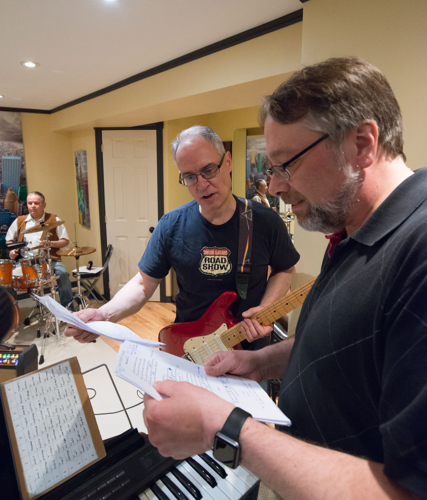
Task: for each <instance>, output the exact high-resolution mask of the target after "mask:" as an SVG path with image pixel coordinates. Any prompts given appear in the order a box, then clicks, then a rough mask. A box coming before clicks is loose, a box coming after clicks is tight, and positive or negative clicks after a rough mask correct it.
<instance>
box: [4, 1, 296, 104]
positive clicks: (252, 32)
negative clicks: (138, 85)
mask: <svg viewBox="0 0 427 500" xmlns="http://www.w3.org/2000/svg"><path fill="white" fill-rule="evenodd" d="M302 1H303V0H302ZM302 17H303V9H299V10H297V11H295V12H292V13H291V14H287V15H286V16H282V17H279V18H277V19H274V20H273V21H269V22H268V23H264V24H261V25H260V26H256V27H255V28H251V29H249V30H246V31H243V32H242V33H238V34H237V35H233V36H230V37H228V38H225V39H224V40H221V41H219V42H216V43H212V44H210V45H207V46H206V47H203V48H201V49H198V50H195V51H193V52H190V53H188V54H185V55H183V56H181V57H177V58H176V59H172V60H171V61H168V62H166V63H164V64H160V65H159V66H155V67H154V68H151V69H148V70H146V71H143V72H141V73H138V74H136V75H134V76H131V77H129V78H126V79H124V80H121V81H119V82H117V83H115V84H113V85H109V86H108V87H104V88H103V89H100V90H97V91H96V92H92V93H91V94H87V95H85V96H83V97H80V98H78V99H75V100H73V101H70V102H67V103H66V104H62V105H61V106H58V107H56V108H54V109H51V110H50V111H46V110H44V111H43V110H29V109H26V110H24V109H18V108H1V107H0V110H2V111H21V112H25V113H48V114H49V113H56V112H58V111H61V110H63V109H66V108H70V107H72V106H75V105H76V104H80V103H82V102H85V101H90V100H91V99H95V98H96V97H99V96H101V95H105V94H108V93H109V92H113V91H114V90H117V89H121V88H122V87H126V86H127V85H130V84H132V83H135V82H139V81H141V80H144V79H145V78H149V77H150V76H153V75H158V74H159V73H163V72H165V71H168V70H170V69H173V68H176V67H178V66H182V65H183V64H187V63H189V62H192V61H195V60H197V59H201V58H202V57H205V56H208V55H211V54H215V53H216V52H220V51H221V50H224V49H228V48H230V47H234V46H235V45H239V44H241V43H244V42H247V41H249V40H253V39H254V38H258V37H260V36H263V35H267V34H268V33H272V32H274V31H277V30H280V29H282V28H286V27H287V26H291V25H293V24H296V23H300V22H301V21H302Z"/></svg>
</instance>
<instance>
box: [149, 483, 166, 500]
mask: <svg viewBox="0 0 427 500" xmlns="http://www.w3.org/2000/svg"><path fill="white" fill-rule="evenodd" d="M150 489H151V491H152V492H153V493H154V494H155V495H156V497H157V498H159V500H169V497H168V496H167V495H166V494H165V493H163V491H162V490H161V489H160V488H159V487H158V486H157V484H152V485H151V486H150Z"/></svg>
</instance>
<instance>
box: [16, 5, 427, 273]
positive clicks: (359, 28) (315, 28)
mask: <svg viewBox="0 0 427 500" xmlns="http://www.w3.org/2000/svg"><path fill="white" fill-rule="evenodd" d="M266 5H268V4H266ZM302 6H303V9H304V20H303V22H302V23H298V24H296V25H293V26H290V27H288V28H284V29H282V30H279V31H277V32H275V33H271V34H269V35H265V36H263V37H260V38H257V39H255V40H252V41H250V42H246V43H244V44H241V45H239V46H236V47H232V48H230V49H226V50H224V51H222V52H220V53H217V54H212V55H210V56H207V57H205V58H203V59H200V60H198V61H194V62H191V63H189V64H187V65H185V66H182V67H179V68H175V69H173V70H170V71H168V72H165V73H162V74H161V75H156V76H154V77H151V78H148V79H146V80H143V81H141V82H137V83H134V84H132V85H130V86H128V87H126V88H123V89H119V90H117V91H114V92H112V93H110V94H108V95H105V96H102V97H99V98H97V99H93V100H91V101H89V102H85V103H81V104H79V105H76V106H74V107H72V108H68V109H65V110H63V111H60V112H58V113H55V114H54V115H52V116H47V115H32V114H31V115H30V114H23V128H24V147H25V152H26V159H27V166H28V168H27V170H28V181H29V187H30V189H33V187H32V186H33V185H34V184H33V183H36V181H37V180H38V179H40V178H41V175H46V176H47V177H48V178H49V181H48V184H49V185H46V189H45V191H46V193H47V196H48V202H49V205H48V207H49V208H50V209H52V210H54V209H55V210H56V211H57V212H58V213H59V214H60V215H61V216H64V215H63V214H65V217H64V219H66V220H67V228H68V230H69V232H70V236H71V234H72V231H73V224H74V222H76V223H77V222H78V220H77V208H76V205H77V200H76V198H77V196H76V187H75V179H74V164H73V151H75V150H77V149H85V150H86V151H87V153H88V169H89V189H90V208H91V218H92V227H91V229H90V230H87V229H84V228H83V227H81V226H78V224H77V226H78V227H77V238H78V241H79V244H81V245H89V246H95V247H96V248H99V247H100V235H99V217H98V206H97V202H98V197H97V185H96V159H95V135H94V131H93V127H94V126H109V127H113V126H135V125H144V124H147V123H152V122H157V121H164V123H165V128H164V159H165V162H164V176H165V177H164V179H165V180H164V190H165V211H169V210H171V209H172V208H174V207H176V206H178V205H180V204H182V203H185V202H186V201H188V200H189V197H188V193H186V190H185V188H181V187H180V186H179V185H178V184H177V173H176V168H175V166H174V164H173V161H172V158H171V155H170V152H169V151H170V142H171V141H172V140H173V139H174V137H175V136H176V134H177V133H178V132H179V131H180V130H182V129H183V128H186V127H187V126H191V125H194V124H203V125H208V126H211V127H212V128H213V129H214V130H216V131H217V132H218V133H219V135H220V136H221V137H222V139H223V140H224V141H227V140H233V136H234V131H235V130H237V129H240V128H251V127H256V126H257V107H258V105H259V103H260V101H261V97H262V95H265V94H266V93H270V92H271V91H272V90H274V88H275V87H276V86H277V85H278V84H279V83H280V82H281V81H283V80H284V79H285V78H286V77H287V75H288V74H289V73H290V72H292V71H294V70H296V69H299V68H300V67H301V65H303V64H308V63H312V62H315V61H320V60H322V59H326V58H328V57H331V56H341V55H355V56H359V57H364V58H366V59H368V60H369V61H371V62H373V63H374V64H376V65H377V66H378V67H379V68H380V69H382V70H383V71H384V72H385V74H386V76H387V77H388V79H389V80H390V82H391V84H392V86H393V88H394V90H395V92H396V95H397V97H398V100H399V102H400V104H401V107H402V112H403V116H404V122H405V136H404V137H405V151H406V154H407V157H408V164H409V166H410V167H411V168H412V169H414V170H415V169H418V168H420V167H422V166H423V165H424V164H425V158H426V157H427V142H426V141H425V137H424V136H425V125H424V117H425V116H426V111H427V109H426V108H427V99H426V95H425V85H426V81H427V78H426V76H427V64H426V62H427V61H426V54H425V47H426V42H427V40H426V30H425V21H426V20H427V2H426V1H425V0H358V1H357V2H355V1H354V0H309V1H308V2H305V3H304V4H302ZM266 8H267V7H266ZM239 168H241V169H244V168H245V166H244V164H242V165H239V164H237V165H236V163H235V165H234V170H235V172H236V169H239ZM65 181H66V183H67V186H66V192H65V190H64V192H61V191H60V190H61V189H63V186H64V182H65ZM54 186H58V188H55V187H54ZM107 202H108V200H107ZM295 242H296V247H297V249H298V250H299V251H300V253H301V256H302V257H301V261H300V263H299V264H298V271H299V273H301V275H302V276H303V278H304V279H305V276H306V275H307V276H313V275H316V274H317V273H318V271H319V267H320V262H321V259H322V256H323V251H324V248H325V239H324V237H323V236H322V235H319V234H313V233H308V232H306V231H303V230H302V229H301V228H299V226H296V229H295Z"/></svg>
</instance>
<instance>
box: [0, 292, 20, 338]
mask: <svg viewBox="0 0 427 500" xmlns="http://www.w3.org/2000/svg"><path fill="white" fill-rule="evenodd" d="M0 317H1V318H2V321H1V323H0V343H2V342H5V341H6V340H7V339H9V338H10V337H12V335H13V334H14V333H15V331H16V328H17V327H18V326H19V325H20V324H21V311H20V309H19V306H18V302H17V301H16V300H15V299H14V298H13V297H12V295H10V293H9V292H7V290H6V289H5V288H0Z"/></svg>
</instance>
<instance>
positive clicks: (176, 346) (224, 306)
mask: <svg viewBox="0 0 427 500" xmlns="http://www.w3.org/2000/svg"><path fill="white" fill-rule="evenodd" d="M315 281H316V278H315V279H313V280H311V281H309V282H308V283H306V284H305V285H303V286H301V287H299V288H297V289H296V290H295V291H294V292H291V293H289V294H288V295H285V296H284V297H282V298H280V299H278V300H277V301H275V302H273V304H271V305H269V306H268V307H266V308H265V309H263V310H262V311H259V312H257V313H256V314H254V315H253V316H252V317H251V319H256V320H257V321H258V323H259V324H260V325H262V326H270V325H272V324H273V323H274V322H275V321H276V320H278V319H279V318H281V317H282V316H284V315H285V314H287V313H289V312H291V311H293V310H294V309H296V308H297V307H299V306H300V305H302V303H303V302H304V300H305V298H306V296H307V294H308V292H309V291H310V288H311V287H312V286H313V283H314V282H315ZM237 298H238V294H237V293H236V292H224V293H223V294H221V295H220V296H219V297H218V298H217V299H216V300H215V301H214V302H213V303H212V304H211V305H210V307H209V309H208V310H207V311H206V312H205V314H204V315H203V316H202V317H201V318H200V319H198V320H197V321H190V322H186V323H173V324H172V325H169V326H166V327H165V328H162V329H161V330H160V332H159V342H163V343H164V344H165V345H164V346H161V347H160V350H161V351H166V352H168V353H170V354H174V355H175V356H181V357H185V358H187V359H188V360H189V361H193V362H194V363H196V364H198V365H202V364H203V363H204V362H205V361H206V360H207V359H208V358H210V356H211V355H212V354H213V353H214V352H218V351H228V350H230V349H232V348H233V347H234V346H236V345H237V344H239V343H240V342H241V341H242V340H245V338H246V337H245V334H244V331H243V329H242V328H241V322H238V321H237V319H236V318H235V317H234V316H233V315H232V314H231V312H230V306H231V304H232V303H233V302H234V301H235V300H236V299H237Z"/></svg>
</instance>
